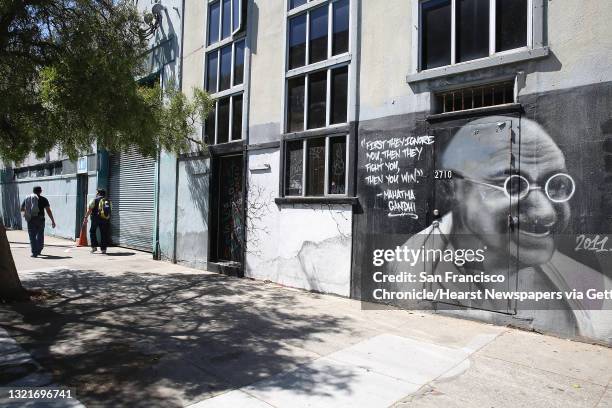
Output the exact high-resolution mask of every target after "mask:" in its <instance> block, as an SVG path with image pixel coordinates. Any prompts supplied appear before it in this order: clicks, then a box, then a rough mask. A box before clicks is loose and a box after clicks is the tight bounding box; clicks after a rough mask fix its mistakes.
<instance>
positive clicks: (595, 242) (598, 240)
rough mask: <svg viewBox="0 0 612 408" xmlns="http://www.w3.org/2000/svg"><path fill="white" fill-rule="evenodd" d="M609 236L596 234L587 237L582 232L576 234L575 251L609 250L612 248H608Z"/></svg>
mask: <svg viewBox="0 0 612 408" xmlns="http://www.w3.org/2000/svg"><path fill="white" fill-rule="evenodd" d="M608 238H609V237H605V236H604V237H602V236H600V235H595V236H594V237H593V238H587V236H586V235H584V234H581V235H578V236H576V248H575V249H574V250H575V251H593V252H608V251H611V252H612V249H610V248H607V244H608Z"/></svg>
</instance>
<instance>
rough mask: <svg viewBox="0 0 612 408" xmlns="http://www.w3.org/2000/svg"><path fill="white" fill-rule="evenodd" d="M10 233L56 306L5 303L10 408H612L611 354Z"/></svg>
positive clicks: (2, 337) (19, 257)
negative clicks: (37, 250) (37, 246)
mask: <svg viewBox="0 0 612 408" xmlns="http://www.w3.org/2000/svg"><path fill="white" fill-rule="evenodd" d="M8 234H9V240H10V241H11V247H12V250H13V256H14V258H15V262H16V264H17V268H18V270H19V274H20V276H21V279H22V281H23V283H24V285H25V286H26V287H28V288H38V289H43V291H44V293H45V294H46V296H45V298H44V299H43V298H41V299H38V300H37V301H35V302H31V303H28V304H12V305H0V326H1V327H2V329H0V394H4V395H3V396H2V395H0V406H7V405H8V404H9V403H13V404H15V405H14V406H53V407H55V406H58V407H60V406H62V407H63V406H66V407H68V406H70V407H72V406H83V405H85V406H87V407H98V406H99V407H174V406H193V407H198V408H200V407H215V408H216V407H219V408H223V407H232V408H233V407H255V408H258V407H266V408H270V407H279V408H280V407H291V408H293V407H334V408H335V407H351V408H356V407H388V406H394V407H402V408H407V407H419V408H420V407H602V408H603V407H612V386H611V381H612V350H611V349H609V348H605V347H601V346H596V345H589V344H584V343H578V342H573V341H568V340H563V339H558V338H554V337H549V336H543V335H539V334H536V333H529V332H524V331H518V330H515V329H511V328H506V327H498V326H491V325H487V324H482V323H478V322H472V321H468V320H461V319H455V318H450V317H444V316H439V315H434V314H428V313H420V312H411V311H403V310H396V309H390V308H372V306H371V305H370V307H369V309H373V310H362V307H361V304H360V302H358V301H354V300H350V299H344V298H340V297H336V296H328V295H322V294H315V293H309V292H305V291H301V290H295V289H289V288H284V287H280V286H278V285H275V284H272V283H267V282H260V281H252V280H249V279H237V278H231V277H226V276H223V275H217V274H213V273H209V272H205V271H200V270H195V269H190V268H187V267H183V266H179V265H173V264H170V263H167V262H160V261H154V260H152V259H151V255H150V254H146V253H142V252H138V251H135V250H131V249H123V248H110V249H109V251H108V252H109V253H108V254H107V255H102V254H90V253H89V250H88V249H87V248H75V247H74V243H73V242H71V241H66V240H62V239H54V238H47V242H46V244H47V246H46V247H45V251H44V254H45V255H46V256H42V257H39V258H30V257H29V244H28V239H27V234H26V233H24V232H22V231H9V233H8ZM27 385H33V386H46V387H51V388H53V387H58V386H61V387H68V388H70V389H72V390H74V392H75V396H76V398H75V399H73V400H72V401H66V400H63V401H62V400H56V401H53V405H51V404H50V403H49V401H47V404H48V405H44V404H41V403H40V401H37V402H32V401H30V405H26V404H25V402H26V401H20V403H21V405H18V404H16V402H15V401H9V400H7V399H6V390H7V388H2V387H9V388H11V389H12V388H18V387H24V386H27ZM2 390H4V393H3V392H1V391H2ZM3 397H4V398H5V399H4V400H3V399H2V398H3ZM81 404H82V405H81Z"/></svg>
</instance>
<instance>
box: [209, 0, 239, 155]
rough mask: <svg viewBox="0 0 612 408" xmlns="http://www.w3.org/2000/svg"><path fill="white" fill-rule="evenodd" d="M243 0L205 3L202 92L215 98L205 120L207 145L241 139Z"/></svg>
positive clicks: (215, 0) (218, 0) (217, 0)
mask: <svg viewBox="0 0 612 408" xmlns="http://www.w3.org/2000/svg"><path fill="white" fill-rule="evenodd" d="M244 3H245V2H244V1H243V0H214V1H210V0H209V2H208V28H207V39H206V41H207V42H206V43H207V48H206V63H205V67H204V70H205V81H204V82H205V84H204V87H205V89H206V91H207V92H208V93H209V94H210V95H211V96H212V97H213V98H214V99H215V104H214V108H213V110H212V111H211V112H210V113H209V115H208V118H207V119H206V123H205V128H204V134H205V138H206V139H207V141H208V143H211V144H219V143H227V142H231V141H234V140H240V139H242V118H243V99H244V98H243V94H244V78H245V74H244V64H245V43H246V39H245V36H244V34H243V33H244V30H242V15H243V13H242V8H243V7H244Z"/></svg>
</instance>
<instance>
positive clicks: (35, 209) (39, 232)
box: [21, 186, 55, 258]
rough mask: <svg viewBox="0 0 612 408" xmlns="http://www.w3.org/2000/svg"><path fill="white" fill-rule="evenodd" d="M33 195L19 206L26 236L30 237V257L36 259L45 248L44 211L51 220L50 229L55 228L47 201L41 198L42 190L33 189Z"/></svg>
mask: <svg viewBox="0 0 612 408" xmlns="http://www.w3.org/2000/svg"><path fill="white" fill-rule="evenodd" d="M32 192H33V194H31V195H29V196H28V197H26V199H25V200H23V203H22V204H21V212H22V213H23V218H25V220H26V221H27V223H28V235H29V236H30V246H31V248H32V257H34V258H36V257H37V256H38V255H40V253H41V252H42V250H43V247H44V246H45V211H46V212H47V215H49V218H50V219H51V227H53V228H55V219H54V218H53V213H52V212H51V206H50V205H49V200H47V199H46V198H45V197H43V196H42V195H41V194H42V188H41V187H40V186H36V187H34V189H33V190H32Z"/></svg>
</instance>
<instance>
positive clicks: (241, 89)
mask: <svg viewBox="0 0 612 408" xmlns="http://www.w3.org/2000/svg"><path fill="white" fill-rule="evenodd" d="M217 2H218V3H219V10H220V11H219V33H218V38H219V41H217V42H215V43H213V44H210V45H208V46H207V47H206V49H205V52H204V81H203V82H204V86H203V89H204V90H207V85H208V84H207V79H208V56H209V55H210V54H212V53H215V52H216V53H217V87H216V92H210V93H209V95H210V97H211V98H213V99H214V100H215V103H214V115H215V131H214V132H215V134H214V135H213V137H212V139H214V140H212V141H211V142H210V144H215V145H216V144H217V139H218V133H219V100H221V99H224V98H227V97H229V104H230V105H229V130H228V131H229V133H228V141H227V142H223V143H229V142H235V141H237V140H244V136H245V127H246V126H245V120H246V117H247V116H246V109H245V94H246V92H245V89H246V87H245V82H246V80H247V38H246V33H244V34H239V30H240V28H241V27H242V10H241V7H242V1H240V0H239V1H238V4H239V10H238V12H239V19H238V29H237V30H233V31H231V33H230V35H229V37H227V38H225V39H221V32H222V30H223V24H222V22H223V0H208V1H207V4H206V24H205V37H206V38H205V40H206V41H205V44H208V32H209V30H208V27H209V26H210V21H209V18H210V6H211V4H213V3H217ZM230 10H231V12H232V15H233V12H234V1H233V0H230ZM232 23H233V19H232V16H230V25H232ZM232 28H233V27H232ZM237 34H239V35H237ZM241 41H244V51H243V54H244V55H243V57H244V62H243V74H242V83H241V84H238V85H235V84H234V71H235V63H236V61H235V57H236V44H237V43H239V42H241ZM226 46H231V47H232V51H231V68H230V69H231V72H230V87H229V88H228V89H225V90H223V91H219V84H220V82H221V75H220V74H221V49H223V48H225V47H226ZM240 95H241V96H242V121H241V123H242V129H241V130H240V138H239V139H233V138H232V134H233V126H234V120H233V119H234V103H233V101H234V97H236V96H240ZM205 129H206V126H204V128H203V132H205V131H206V130H205ZM207 136H208V137H209V138H210V137H211V135H207Z"/></svg>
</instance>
